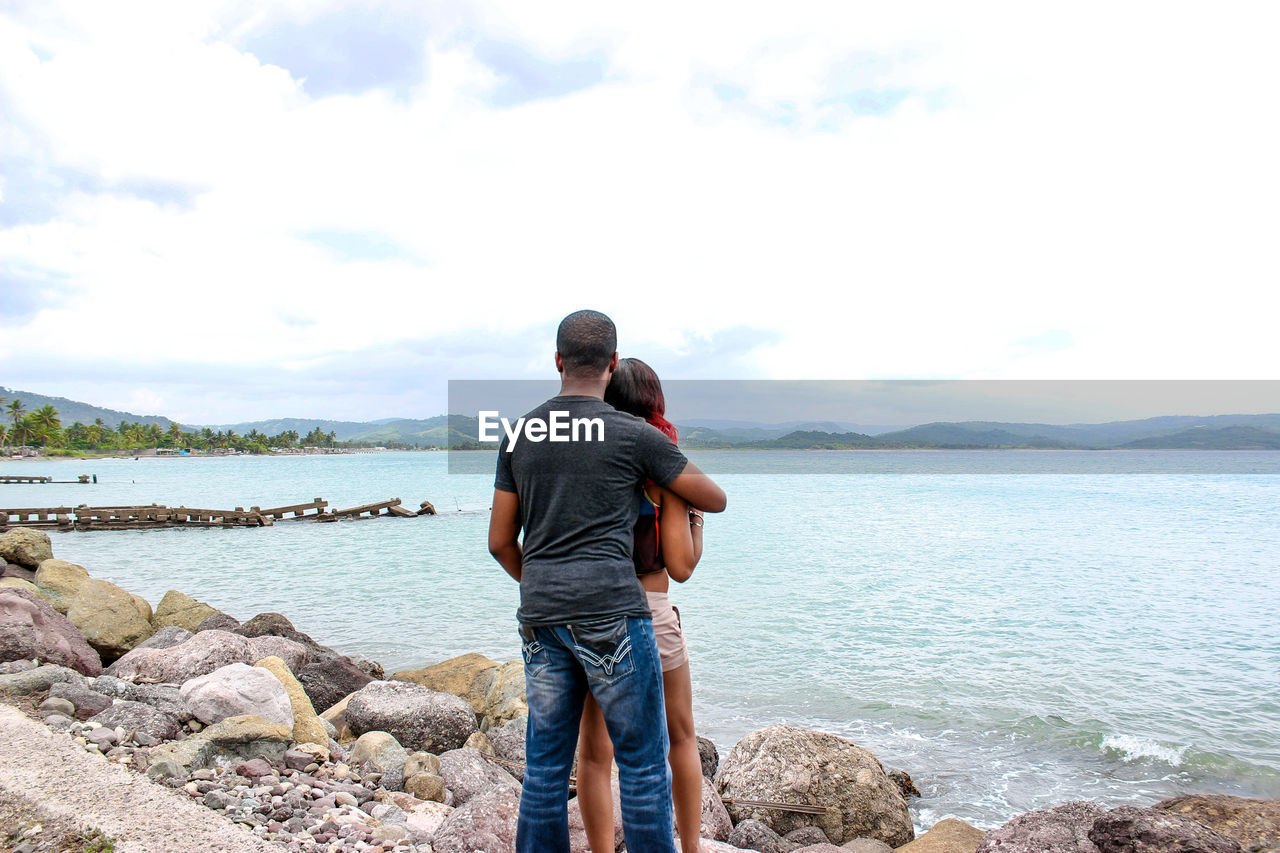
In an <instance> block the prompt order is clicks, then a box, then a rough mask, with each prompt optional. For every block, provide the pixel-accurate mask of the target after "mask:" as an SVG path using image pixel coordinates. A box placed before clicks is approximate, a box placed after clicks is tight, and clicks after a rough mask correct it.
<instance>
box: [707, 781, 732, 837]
mask: <svg viewBox="0 0 1280 853" xmlns="http://www.w3.org/2000/svg"><path fill="white" fill-rule="evenodd" d="M732 832H733V822H732V821H731V820H729V811H728V810H727V809H726V808H725V807H724V803H723V802H721V800H720V792H719V791H717V790H716V786H715V785H714V784H712V782H711V780H710V779H708V778H707V777H705V776H703V777H702V830H701V835H702V837H703V838H712V839H715V840H716V841H728V840H729V835H730V834H731V833H732Z"/></svg>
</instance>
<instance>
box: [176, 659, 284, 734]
mask: <svg viewBox="0 0 1280 853" xmlns="http://www.w3.org/2000/svg"><path fill="white" fill-rule="evenodd" d="M178 695H179V696H181V697H182V701H183V702H184V703H186V706H187V708H188V709H190V711H191V715H192V716H193V717H195V718H196V719H197V720H199V721H200V722H202V723H204V724H205V725H209V724H211V723H216V722H218V721H219V720H225V719H226V718H227V717H238V716H242V715H245V714H252V715H254V716H257V717H262V718H263V719H264V720H267V721H269V722H272V723H277V724H279V725H282V726H288V727H289V731H290V733H292V731H293V708H292V706H291V704H290V702H289V693H288V691H286V690H285V688H284V685H283V684H281V683H280V680H279V679H277V678H276V677H275V676H274V675H272V674H271V673H270V672H268V671H267V670H265V669H260V668H258V667H253V666H249V665H247V664H243V663H232V664H228V665H227V666H224V667H221V668H219V669H216V670H214V671H213V672H211V673H209V674H208V675H202V676H199V677H198V678H193V679H191V680H189V681H187V682H186V683H185V684H183V685H182V689H181V690H180V691H179V692H178Z"/></svg>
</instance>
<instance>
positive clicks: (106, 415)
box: [0, 386, 173, 429]
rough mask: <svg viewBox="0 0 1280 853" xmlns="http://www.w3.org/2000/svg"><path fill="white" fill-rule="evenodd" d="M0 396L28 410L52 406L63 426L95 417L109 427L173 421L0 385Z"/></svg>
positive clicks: (32, 410) (162, 423)
mask: <svg viewBox="0 0 1280 853" xmlns="http://www.w3.org/2000/svg"><path fill="white" fill-rule="evenodd" d="M0 397H3V398H4V399H5V402H8V403H11V402H13V401H14V400H21V401H22V405H23V408H25V409H26V410H27V411H28V412H34V411H35V410H36V409H39V408H41V407H43V406H53V407H54V408H55V409H57V410H58V418H59V419H60V420H61V421H62V425H63V426H71V425H72V424H73V423H75V422H76V421H79V422H80V423H82V424H91V423H93V422H94V421H95V420H96V419H97V418H102V422H103V423H104V424H106V425H107V426H109V427H111V428H113V429H114V428H115V427H116V426H118V425H119V423H120V422H121V421H129V422H130V423H142V424H159V425H160V427H161V428H162V429H168V428H169V424H171V423H173V421H171V420H169V419H168V418H166V417H162V416H161V415H135V414H133V413H132V412H121V411H118V410H116V409H104V408H102V407H101V406H94V405H90V404H89V403H81V402H78V401H76V400H68V399H67V398H66V397H48V396H45V395H44V394H36V393H34V392H32V391H17V390H14V389H12V388H5V387H3V386H0Z"/></svg>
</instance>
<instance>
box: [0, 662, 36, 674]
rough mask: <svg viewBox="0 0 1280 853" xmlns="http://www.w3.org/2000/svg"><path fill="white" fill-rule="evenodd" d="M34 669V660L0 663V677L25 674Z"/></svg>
mask: <svg viewBox="0 0 1280 853" xmlns="http://www.w3.org/2000/svg"><path fill="white" fill-rule="evenodd" d="M35 668H36V662H35V661H34V660H11V661H6V662H4V663H0V675H13V674H14V673H15V672H27V671H28V670H32V669H35Z"/></svg>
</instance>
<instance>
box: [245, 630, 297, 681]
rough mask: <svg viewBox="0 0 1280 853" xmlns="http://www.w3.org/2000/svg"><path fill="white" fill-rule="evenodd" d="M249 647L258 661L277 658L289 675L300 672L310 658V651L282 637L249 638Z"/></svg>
mask: <svg viewBox="0 0 1280 853" xmlns="http://www.w3.org/2000/svg"><path fill="white" fill-rule="evenodd" d="M249 645H250V646H252V647H253V653H254V654H255V655H256V656H257V658H258V660H262V659H264V658H279V659H280V660H281V661H282V662H283V663H284V665H285V666H286V667H288V668H289V672H291V673H292V672H298V671H299V670H301V669H302V668H303V667H304V666H306V664H307V660H308V659H309V658H310V657H311V651H310V650H309V649H308V648H307V647H306V646H304V645H302V643H298V642H295V641H293V640H286V639H285V638H284V637H272V636H266V637H250V638H249Z"/></svg>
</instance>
